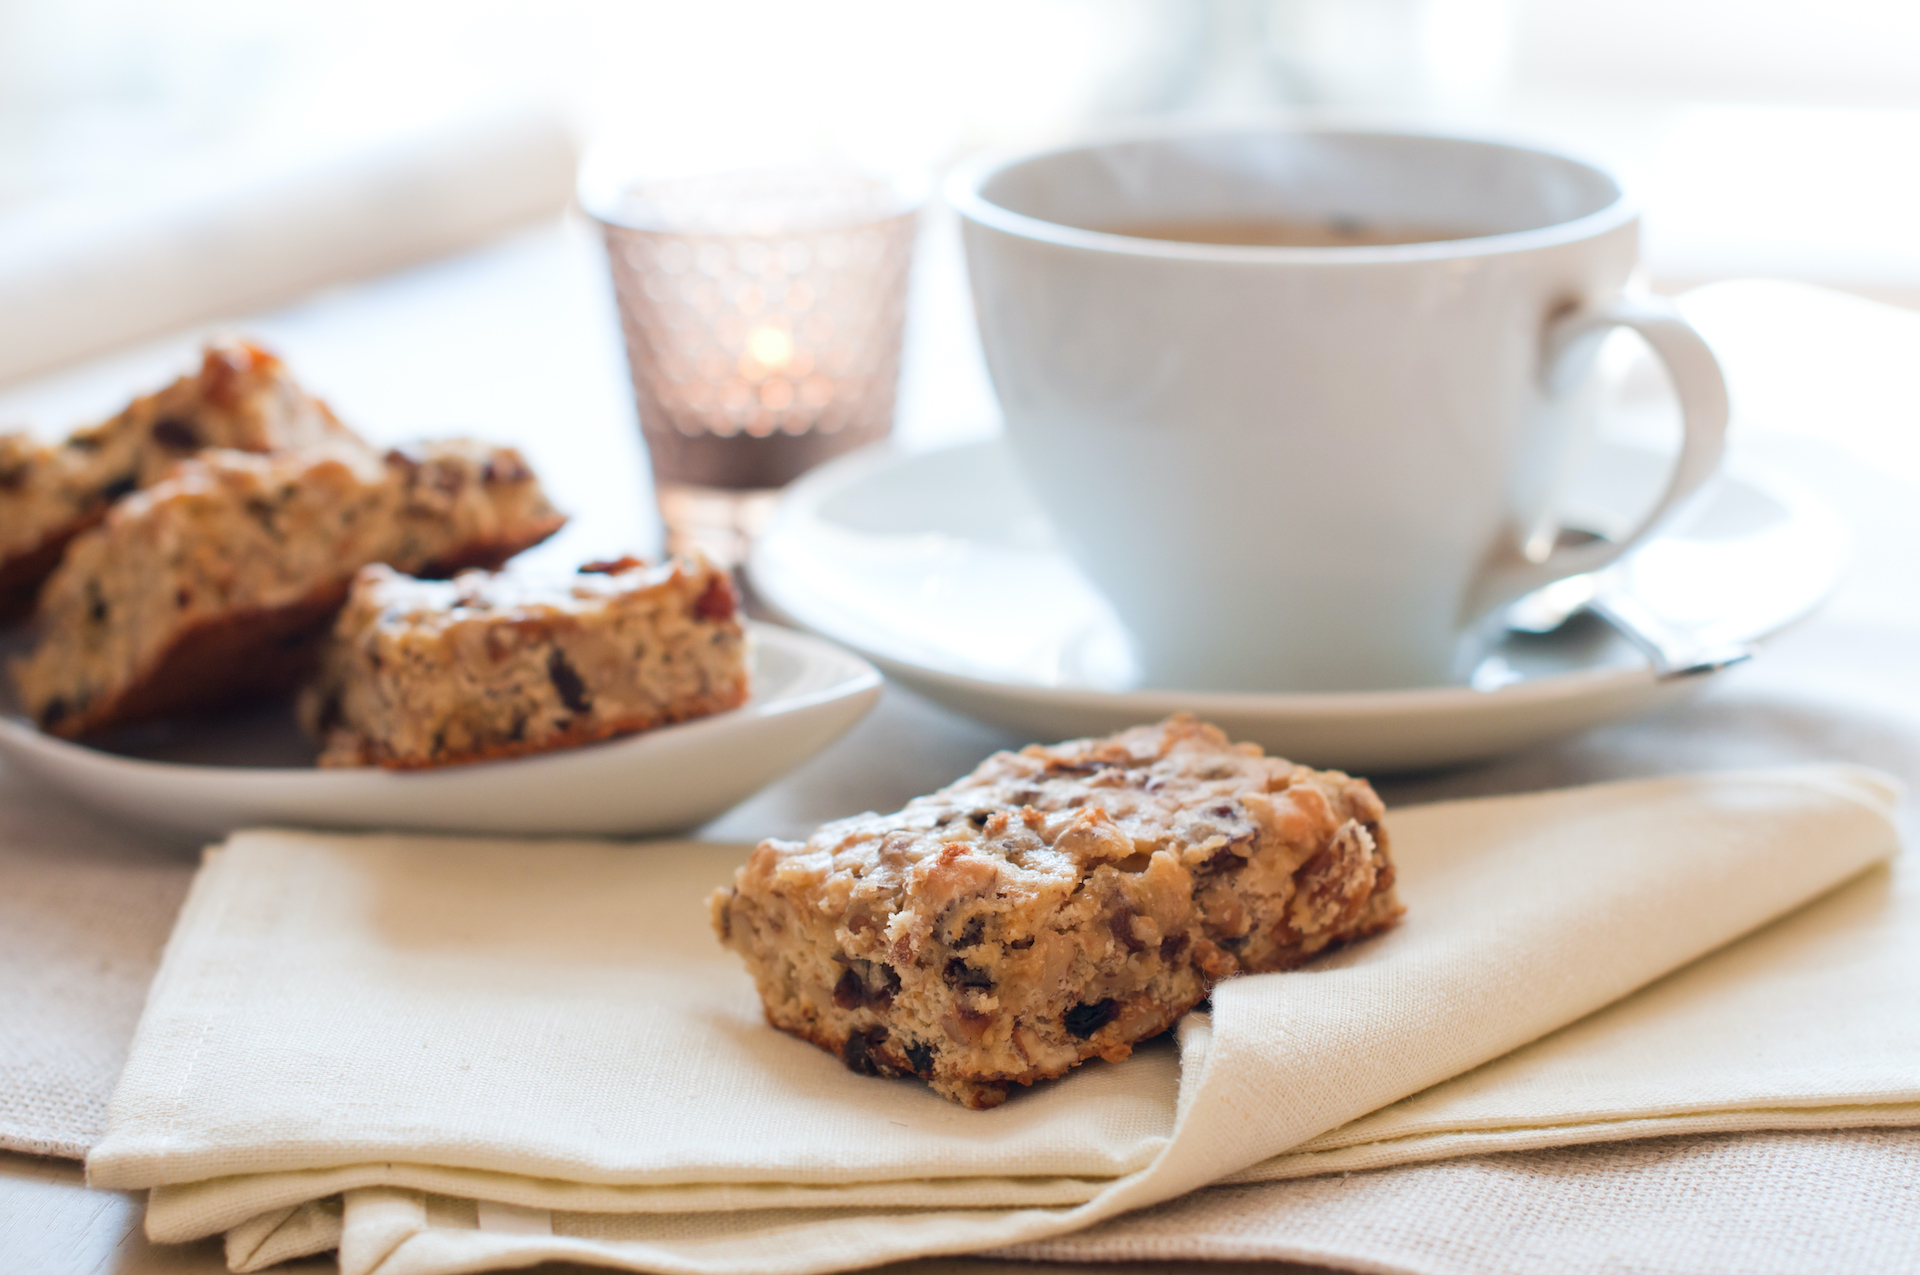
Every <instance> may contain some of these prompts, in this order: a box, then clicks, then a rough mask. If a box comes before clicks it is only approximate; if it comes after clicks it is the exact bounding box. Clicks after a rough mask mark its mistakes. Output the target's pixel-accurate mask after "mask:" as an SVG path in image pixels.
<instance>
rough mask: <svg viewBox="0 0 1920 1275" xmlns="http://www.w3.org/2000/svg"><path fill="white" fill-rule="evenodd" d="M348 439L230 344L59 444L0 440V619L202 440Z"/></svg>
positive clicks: (283, 377)
mask: <svg viewBox="0 0 1920 1275" xmlns="http://www.w3.org/2000/svg"><path fill="white" fill-rule="evenodd" d="M353 440H354V436H353V434H352V433H351V432H350V431H349V430H348V429H347V428H346V427H345V426H344V425H342V424H341V423H340V422H339V421H338V420H336V419H335V418H334V415H333V413H332V412H330V411H328V410H327V405H326V404H325V403H322V402H321V401H320V400H319V399H317V398H314V397H312V396H311V395H309V394H307V393H306V392H305V391H304V390H302V389H301V388H300V386H299V385H298V384H296V383H295V382H294V379H293V377H292V376H290V375H289V374H288V373H287V369H286V365H285V364H284V363H282V362H281V361H280V360H279V359H277V358H275V357H274V356H273V355H271V354H268V353H267V352H266V351H264V350H262V349H260V348H259V347H258V346H255V345H250V344H247V343H246V342H241V341H230V342H223V343H219V344H215V345H211V346H209V347H208V348H207V350H206V353H205V355H204V357H203V358H202V359H201V361H200V369H199V371H197V372H195V373H193V374H192V375H189V376H183V377H181V378H180V379H179V380H177V381H175V382H174V383H173V384H172V385H169V386H167V387H166V388H165V389H163V390H160V391H159V392H158V393H154V394H148V395H145V396H143V397H141V398H138V399H135V400H134V401H133V403H132V404H131V405H130V406H128V407H127V409H126V410H125V411H123V412H121V413H120V414H119V415H118V416H115V417H114V418H113V419H112V420H110V421H107V422H105V423H104V424H101V425H95V426H93V427H91V428H88V429H83V430H79V431H77V432H75V433H74V434H72V435H70V436H69V437H68V438H67V439H66V441H65V442H62V443H59V444H57V445H55V444H47V443H42V442H38V441H36V440H35V439H34V438H33V437H32V436H31V435H27V434H7V435H0V620H11V619H18V618H21V617H23V616H25V615H26V614H27V613H28V612H30V611H31V610H32V609H33V602H34V599H35V597H36V596H37V595H38V594H39V591H40V586H41V585H42V584H43V583H45V581H46V578H47V576H49V575H50V574H52V572H53V569H54V568H55V567H56V566H58V565H59V563H60V555H61V553H62V551H64V550H65V549H66V547H67V544H68V542H70V541H71V540H72V539H73V538H74V537H75V536H76V535H78V534H80V533H81V532H82V531H85V530H86V529H87V528H88V527H91V526H93V525H94V524H96V523H98V522H99V521H100V519H101V518H102V517H104V516H105V515H106V512H107V509H108V507H109V506H110V505H112V504H113V502H114V501H116V500H118V499H119V498H120V497H122V496H125V495H126V494H128V493H129V492H132V491H135V490H137V489H139V488H142V487H149V486H152V485H153V484H154V483H155V482H158V481H159V480H160V478H161V477H162V476H163V475H165V474H166V473H167V472H168V471H169V470H170V469H172V468H173V466H174V464H175V463H176V462H178V461H180V460H183V459H185V458H187V457H189V456H193V455H195V454H197V453H199V452H200V451H202V450H204V449H206V448H209V447H226V448H233V449H237V450H239V451H247V452H278V451H286V450H289V449H292V448H297V447H310V446H313V445H315V444H324V443H329V442H350V441H353Z"/></svg>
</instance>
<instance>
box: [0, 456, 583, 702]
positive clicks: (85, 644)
mask: <svg viewBox="0 0 1920 1275" xmlns="http://www.w3.org/2000/svg"><path fill="white" fill-rule="evenodd" d="M564 521H565V520H564V519H563V518H562V517H561V516H560V515H559V514H557V513H555V512H554V510H553V507H552V506H551V505H550V504H548V503H547V498H546V496H545V494H544V493H543V492H542V491H541V489H540V484H539V482H538V481H537V480H536V479H535V478H534V476H533V472H532V471H531V470H530V469H528V468H527V465H526V463H525V462H524V461H523V460H521V458H520V455H519V453H518V452H515V451H513V450H512V449H511V448H495V447H488V446H485V445H483V444H479V443H472V442H466V441H460V440H453V441H445V442H435V443H427V444H423V445H421V446H420V447H419V448H418V449H416V450H411V451H398V450H396V451H392V452H388V453H387V454H386V455H385V456H384V457H383V456H379V455H376V454H374V453H372V452H370V451H368V450H366V449H365V448H362V447H359V446H357V445H353V446H341V447H336V448H328V449H317V450H309V451H302V452H289V453H284V454H281V455H275V456H256V455H250V454H248V453H245V452H236V451H211V452H207V453H205V454H204V455H202V456H201V457H200V458H199V459H197V460H192V461H186V462H182V463H181V465H180V466H179V468H178V469H177V470H176V471H175V473H174V474H173V476H172V477H169V478H167V479H165V480H163V481H161V482H159V483H156V484H155V485H154V486H152V487H150V488H148V489H146V490H145V491H141V492H137V493H135V494H134V495H132V496H129V497H127V498H126V499H125V500H123V501H121V502H120V503H119V504H117V505H115V506H114V508H113V509H112V511H111V512H110V513H109V514H108V515H107V518H106V520H105V522H103V523H102V524H101V525H100V526H98V527H95V528H94V529H92V530H91V531H88V532H86V533H84V534H83V535H81V536H79V537H78V538H77V539H75V540H74V542H73V544H72V545H71V546H70V547H69V548H68V550H67V554H66V558H65V560H64V561H63V562H62V563H61V565H60V568H59V569H58V570H57V571H56V572H55V573H54V575H53V577H52V579H50V580H49V581H48V582H47V586H46V589H45V590H44V592H43V595H42V598H41V604H40V623H41V629H42V631H41V635H40V640H39V644H38V646H37V647H36V648H35V649H34V651H33V653H32V654H31V655H30V656H28V657H27V658H26V659H24V660H21V661H18V662H16V663H15V665H14V668H13V674H14V684H15V686H16V687H17V688H18V690H19V692H20V700H21V704H22V707H23V708H24V709H25V711H26V712H27V713H28V714H30V715H31V716H32V717H33V719H34V720H35V721H37V722H39V723H40V725H41V727H42V728H44V729H46V730H48V731H51V732H53V733H54V734H57V735H66V736H69V737H73V736H78V735H82V734H85V733H87V732H89V731H94V730H99V729H102V728H104V727H108V726H113V725H117V724H120V723H123V722H128V721H133V720H137V719H140V718H147V717H159V716H164V715H167V714H170V713H177V712H183V711H188V710H192V709H198V708H206V707H212V706H214V705H216V704H219V703H222V702H226V701H229V700H235V699H241V698H245V697H248V696H250V695H254V694H259V693H263V692H266V691H271V690H284V689H289V688H290V687H291V686H292V685H293V684H294V682H295V681H297V680H298V679H299V678H300V677H302V676H304V675H305V674H306V673H308V672H309V671H310V670H311V669H312V667H313V663H314V660H315V657H316V656H317V654H318V650H319V646H320V641H321V639H322V638H324V636H325V634H326V632H327V629H328V627H329V625H330V624H331V623H332V620H333V617H334V615H335V614H336V613H337V612H338V611H339V609H340V606H341V604H342V603H343V602H345V600H346V597H347V589H348V585H349V584H350V583H351V582H352V579H353V576H354V573H355V572H357V571H358V570H359V569H360V568H361V567H363V566H365V565H366V564H368V563H370V562H390V563H393V564H394V565H395V566H398V567H401V568H402V569H404V570H408V571H412V572H416V573H419V574H425V575H450V574H452V573H453V572H455V571H460V570H463V569H465V568H468V567H474V566H485V567H495V566H498V565H500V564H501V563H502V562H504V561H506V560H507V559H508V558H509V557H511V556H513V555H514V554H515V553H517V552H519V551H520V550H522V549H525V548H527V547H528V546H529V545H533V544H537V543H539V542H540V541H541V540H544V539H545V538H546V537H547V536H549V535H551V534H552V533H553V532H554V531H556V530H558V529H559V527H560V525H561V523H562V522H564Z"/></svg>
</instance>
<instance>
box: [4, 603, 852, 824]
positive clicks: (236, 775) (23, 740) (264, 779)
mask: <svg viewBox="0 0 1920 1275" xmlns="http://www.w3.org/2000/svg"><path fill="white" fill-rule="evenodd" d="M746 628H747V632H748V635H749V638H750V639H751V640H752V641H753V642H755V643H767V644H769V645H772V646H775V647H784V648H786V649H789V650H797V651H799V652H800V653H801V655H802V658H803V659H810V660H812V661H814V662H820V663H824V662H828V661H833V662H838V663H840V664H841V665H843V666H844V668H843V670H842V671H841V673H840V674H839V675H837V676H836V677H834V678H833V679H832V680H831V681H830V682H829V683H828V684H827V685H824V686H820V687H816V688H814V689H812V690H808V691H803V692H799V693H797V694H793V695H786V696H782V697H780V698H778V699H772V700H767V701H764V702H762V703H759V704H756V703H754V702H753V701H752V699H751V698H749V700H748V702H747V703H745V704H742V705H741V706H740V707H738V708H733V709H728V710H726V711H725V712H721V713H713V714H709V715H708V716H705V717H697V718H694V719H692V720H691V721H685V722H675V723H673V724H672V725H670V726H661V727H657V728H655V729H653V730H647V731H637V732H635V733H633V734H631V735H625V736H618V737H615V738H613V739H605V740H596V741H595V742H593V743H591V744H587V745H584V746H583V747H584V748H588V749H592V750H594V751H595V752H596V753H599V754H601V755H602V756H604V755H605V754H607V753H609V752H613V751H616V750H617V751H622V752H644V751H651V750H655V749H658V748H661V747H666V746H670V745H664V744H662V743H661V742H660V741H662V740H683V739H685V738H686V737H687V736H688V735H689V734H694V735H700V734H711V733H713V732H714V731H715V730H717V729H724V728H726V727H728V726H738V725H740V724H741V723H743V722H746V721H749V720H763V719H768V718H775V717H784V716H787V715H788V714H791V713H796V712H800V711H803V710H805V709H808V708H812V707H816V706H818V705H821V704H825V703H831V702H835V701H838V700H842V699H846V698H849V697H851V696H856V695H859V694H862V693H863V692H866V691H868V690H872V689H875V688H877V687H878V686H879V685H880V684H881V683H882V681H883V675H882V673H881V672H880V670H879V669H878V668H876V667H875V666H874V664H873V662H872V661H870V660H868V659H867V658H866V657H865V656H863V655H862V654H861V653H860V652H858V651H855V650H853V649H851V648H850V647H848V646H847V645H846V644H845V643H841V642H836V641H834V640H832V639H830V638H827V637H824V636H822V635H820V634H817V633H813V632H811V631H808V630H805V629H803V628H799V627H795V626H790V625H784V624H773V623H768V622H766V621H763V620H749V621H747V622H746ZM16 751H18V752H25V753H29V754H31V755H33V756H34V757H35V758H36V759H38V760H41V761H43V762H47V763H51V764H56V765H61V766H64V767H68V768H72V769H80V768H85V769H87V770H89V771H90V772H91V773H93V774H96V775H101V776H103V777H105V776H118V777H126V778H134V777H140V778H159V777H166V776H171V777H174V778H176V779H179V780H181V781H183V782H190V783H207V782H213V781H218V782H220V783H225V784H237V785H241V786H243V787H255V788H264V787H272V786H277V785H281V784H287V783H297V784H300V785H301V786H303V787H307V788H322V787H333V788H350V787H357V786H363V785H365V784H368V783H383V784H409V783H414V784H418V783H423V782H428V781H433V780H442V781H444V780H446V779H447V778H448V777H451V776H466V775H471V774H476V773H486V772H488V771H492V768H495V767H499V766H520V767H527V766H535V765H541V764H546V765H564V764H566V763H567V762H569V761H571V760H572V759H574V758H575V757H577V756H578V755H579V754H580V752H581V751H582V750H581V749H580V748H564V749H553V750H549V751H547V752H540V753H530V754H527V755H525V756H521V757H497V758H491V759H489V760H486V761H478V762H469V763H465V764H462V765H458V766H440V767H432V768H427V769H422V770H413V771H399V770H389V769H387V768H385V767H381V766H352V767H322V766H318V765H313V766H213V765H207V764H204V763H200V762H173V761H160V760H156V759H154V758H149V757H128V756H125V755H123V754H120V753H114V752H109V751H107V750H105V749H101V748H94V747H92V746H90V745H87V744H82V743H78V742H76V741H74V740H68V739H61V738H59V737H57V736H53V735H48V734H46V733H45V732H43V731H41V730H40V729H38V728H37V727H35V726H33V725H32V724H31V723H30V722H28V721H27V720H26V718H24V717H21V716H20V715H19V714H17V713H0V753H13V752H16ZM483 768H484V769H483ZM493 773H497V772H493Z"/></svg>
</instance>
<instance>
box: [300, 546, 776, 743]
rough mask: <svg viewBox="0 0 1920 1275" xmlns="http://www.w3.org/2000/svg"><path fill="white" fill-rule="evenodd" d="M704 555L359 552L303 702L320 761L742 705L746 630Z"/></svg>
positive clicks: (533, 737) (592, 729)
mask: <svg viewBox="0 0 1920 1275" xmlns="http://www.w3.org/2000/svg"><path fill="white" fill-rule="evenodd" d="M737 610H738V608H737V605H736V601H735V598H734V592H733V585H732V583H731V581H729V579H728V578H727V575H726V573H725V572H723V571H720V570H718V569H717V568H715V567H714V566H713V565H712V564H711V563H709V562H708V561H706V559H704V558H702V557H698V556H695V557H690V558H686V559H682V560H680V561H675V562H668V563H665V564H663V565H661V566H657V567H649V566H647V565H645V564H644V563H641V562H639V561H638V560H636V559H632V558H624V559H621V560H620V561H618V562H602V563H589V564H588V565H587V566H585V567H582V568H581V570H580V573H579V574H577V575H574V576H571V577H565V578H561V579H553V578H550V577H549V578H544V579H543V578H541V577H539V576H534V575H529V574H521V573H516V572H509V573H501V574H493V573H489V572H484V571H469V572H465V573H463V574H461V575H458V576H455V577H454V578H453V579H452V580H450V581H429V580H415V579H413V578H411V577H409V576H404V575H401V574H400V573H398V572H396V571H394V570H392V569H391V568H388V567H384V566H372V567H367V568H364V569H363V570H362V571H361V572H360V574H359V576H358V577H356V578H355V580H354V582H353V593H352V595H351V596H350V597H349V598H348V600H347V605H346V608H345V609H344V610H343V611H341V613H340V619H339V620H338V621H337V622H336V623H335V625H334V630H333V639H332V641H331V642H330V643H329V644H328V647H327V651H326V654H325V656H324V658H323V661H322V665H321V673H320V677H319V680H318V681H317V682H316V683H315V684H314V685H313V686H311V687H309V688H308V689H307V690H306V691H305V692H303V693H302V696H301V717H302V719H303V720H304V722H305V723H306V725H307V728H308V729H309V730H310V731H312V732H313V733H314V734H315V735H317V736H318V737H319V738H320V739H321V740H322V742H323V743H324V744H325V751H324V752H323V753H322V754H321V756H320V764H321V765H323V766H360V765H368V764H378V765H381V766H387V767H391V768H395V769H405V768H412V767H420V766H448V765H453V764H456V763H460V762H471V761H482V760H485V759H487V758H493V757H511V756H516V755H519V754H523V753H535V752H544V751H546V750H549V749H554V748H567V747H571V746H573V745H576V744H585V743H591V742H592V741H594V740H599V739H606V738H609V737H611V736H614V735H625V734H630V733H632V732H634V731H641V730H648V729H650V728H652V727H655V726H662V725H665V724H667V723H669V722H679V721H686V720H688V719H689V718H694V717H704V716H706V715H707V714H709V713H717V712H720V711H721V710H723V709H729V708H735V707H738V706H739V705H740V704H741V703H743V702H745V700H746V697H747V663H746V635H745V633H744V632H743V631H742V629H741V625H740V618H739V616H738V614H737Z"/></svg>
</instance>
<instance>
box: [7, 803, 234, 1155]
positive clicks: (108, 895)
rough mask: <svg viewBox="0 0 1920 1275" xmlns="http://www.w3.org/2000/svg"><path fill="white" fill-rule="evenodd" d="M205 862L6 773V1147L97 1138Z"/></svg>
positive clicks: (72, 1147) (64, 1147)
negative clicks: (150, 988)
mask: <svg viewBox="0 0 1920 1275" xmlns="http://www.w3.org/2000/svg"><path fill="white" fill-rule="evenodd" d="M199 857H200V856H199V854H198V853H197V851H196V850H194V849H192V848H190V847H186V846H180V845H173V846H169V845H166V844H164V843H157V842H156V841H155V840H154V839H153V838H152V837H151V836H147V835H142V834H138V833H134V832H130V831H127V830H125V829H122V828H119V827H117V826H115V825H113V824H110V823H108V822H106V821H105V820H102V819H99V818H97V817H94V816H92V815H89V814H87V813H86V812H84V811H82V810H80V809H78V808H77V807H75V806H73V805H71V804H70V803H67V802H64V801H62V800H60V799H59V798H58V797H55V796H53V795H52V794H50V793H46V792H44V791H41V790H38V789H36V788H35V786H34V785H33V784H32V783H31V782H30V781H28V780H26V779H24V778H22V777H21V776H19V775H16V774H13V773H11V772H8V771H4V770H0V1148H5V1149H6V1150H10V1151H24V1152H27V1153H28V1154H30V1155H53V1156H65V1157H69V1158H72V1159H79V1158H80V1157H82V1156H84V1155H85V1154H86V1153H87V1148H88V1147H90V1146H92V1145H93V1143H94V1141H95V1140H96V1139H97V1138H98V1137H99V1135H100V1132H101V1130H102V1129H103V1128H105V1126H106V1117H107V1099H108V1098H109V1097H111V1096H112V1093H113V1086H114V1082H115V1081H116V1080H118V1079H119V1078H120V1069H121V1066H122V1065H123V1064H124V1063H125V1062H126V1056H127V1044H128V1042H129V1041H131V1040H132V1039H133V1029H134V1026H135V1024H137V1023H138V1022H139V1021H140V1008H141V1006H142V1004H144V1003H145V1001H146V996H147V984H148V983H149V982H150V981H151V980H152V978H153V971H154V969H155V968H156V967H157V966H158V964H159V962H160V950H161V948H162V947H164V946H165V944H166V941H167V935H168V934H169V933H170V932H171V931H172V929H173V918H174V915H175V914H176V913H177V912H178V911H179V910H180V902H181V900H182V899H184V898H185V897H186V893H187V885H188V883H189V882H190V881H192V879H193V872H194V868H195V867H196V866H197V865H198V863H199Z"/></svg>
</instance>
